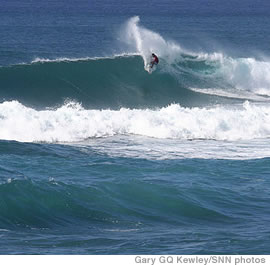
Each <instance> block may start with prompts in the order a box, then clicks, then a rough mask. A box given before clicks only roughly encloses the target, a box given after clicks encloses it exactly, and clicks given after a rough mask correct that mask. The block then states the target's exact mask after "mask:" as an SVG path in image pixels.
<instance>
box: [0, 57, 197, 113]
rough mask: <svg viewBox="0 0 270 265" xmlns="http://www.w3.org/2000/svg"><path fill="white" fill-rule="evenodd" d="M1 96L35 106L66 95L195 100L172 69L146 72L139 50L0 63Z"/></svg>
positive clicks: (118, 100)
mask: <svg viewBox="0 0 270 265" xmlns="http://www.w3.org/2000/svg"><path fill="white" fill-rule="evenodd" d="M0 80H1V81H0V87H1V90H0V98H1V101H6V100H18V101H19V102H21V103H23V104H24V105H27V106H30V107H36V108H44V107H55V106H59V105H62V104H63V103H64V102H65V101H66V100H71V101H77V102H80V103H82V105H83V106H84V107H91V108H119V107H131V108H132V107H156V106H157V107H159V106H164V105H167V104H169V103H172V102H177V103H179V102H180V103H183V105H185V104H188V103H190V102H193V101H194V95H195V94H196V93H195V92H193V91H189V90H187V89H185V87H184V86H183V85H182V86H181V84H180V83H179V80H177V78H175V77H174V76H173V75H171V74H169V73H167V72H165V71H162V70H159V69H158V70H157V71H156V72H154V73H153V74H152V75H149V74H148V73H147V72H146V71H145V70H144V69H143V60H142V58H141V57H140V56H118V57H113V58H100V59H84V60H74V61H72V60H58V61H38V62H33V63H31V64H23V65H15V66H10V67H2V68H0Z"/></svg>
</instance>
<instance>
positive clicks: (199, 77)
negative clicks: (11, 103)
mask: <svg viewBox="0 0 270 265" xmlns="http://www.w3.org/2000/svg"><path fill="white" fill-rule="evenodd" d="M120 36H121V37H120V38H121V40H122V42H125V43H126V44H127V45H128V46H129V49H130V51H132V53H131V54H129V53H124V54H123V55H118V56H112V57H106V58H105V57H104V58H81V59H69V58H59V59H55V60H49V59H38V58H37V59H35V60H34V61H33V62H32V63H30V64H21V65H13V66H9V67H1V68H0V87H1V89H0V100H1V101H2V102H3V101H6V100H17V101H19V102H21V103H22V104H24V105H27V106H30V107H35V108H40V109H41V108H45V107H56V106H59V105H63V103H65V102H66V101H76V102H79V103H81V104H82V106H84V107H87V108H95V109H104V108H111V109H113V108H114V109H115V108H118V109H119V108H121V107H127V108H153V107H164V106H166V105H168V104H171V103H180V104H181V105H182V106H188V107H192V106H202V105H208V104H209V103H212V102H215V103H216V102H217V101H218V103H224V101H225V98H227V101H228V100H229V99H230V101H229V102H231V100H239V99H240V100H242V99H249V100H253V101H269V99H270V79H269V76H270V62H268V61H267V60H264V61H258V60H256V59H254V58H231V57H228V56H226V55H224V54H222V53H213V54H207V53H193V52H190V51H186V50H184V49H182V48H181V46H180V45H179V44H177V43H174V42H172V41H167V40H165V39H164V38H163V37H162V36H160V35H159V34H158V33H156V32H153V31H151V30H149V29H146V28H144V27H142V26H140V25H139V18H138V17H133V18H131V19H130V20H129V21H128V22H127V23H126V25H125V26H124V27H123V29H122V31H121V34H120ZM152 52H155V53H156V54H157V55H158V56H159V58H160V64H159V65H158V67H157V70H156V71H154V72H153V74H152V75H149V74H148V73H147V72H146V71H145V70H144V67H145V66H146V65H147V64H148V63H149V61H150V57H151V53H152ZM228 98H229V99H228Z"/></svg>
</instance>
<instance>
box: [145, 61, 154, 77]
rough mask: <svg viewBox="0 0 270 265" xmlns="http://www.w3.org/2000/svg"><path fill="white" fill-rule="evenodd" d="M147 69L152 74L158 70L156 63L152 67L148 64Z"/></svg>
mask: <svg viewBox="0 0 270 265" xmlns="http://www.w3.org/2000/svg"><path fill="white" fill-rule="evenodd" d="M144 69H145V71H147V72H148V73H149V74H152V73H153V72H154V71H155V70H156V65H154V66H153V67H151V64H150V63H149V64H147V65H146V66H145V67H144Z"/></svg>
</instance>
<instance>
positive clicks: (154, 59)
mask: <svg viewBox="0 0 270 265" xmlns="http://www.w3.org/2000/svg"><path fill="white" fill-rule="evenodd" d="M158 63H159V59H158V57H157V56H156V55H155V54H154V53H152V61H151V63H150V68H153V66H154V65H157V64H158Z"/></svg>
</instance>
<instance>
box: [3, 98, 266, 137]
mask: <svg viewBox="0 0 270 265" xmlns="http://www.w3.org/2000/svg"><path fill="white" fill-rule="evenodd" d="M0 113H1V116H0V127H1V128H2V129H1V131H0V139H2V140H17V141H22V142H36V141H46V142H58V141H60V142H76V141H82V140H85V139H88V138H97V137H109V136H113V135H132V134H134V135H141V136H147V137H154V138H161V139H167V138H173V139H215V140H231V141H234V140H240V139H243V140H248V139H254V138H268V137H269V136H270V125H269V124H270V108H269V107H268V106H257V105H253V104H250V103H248V102H246V103H244V104H243V105H242V106H239V107H234V108H231V109H230V108H226V107H222V106H216V107H212V108H183V107H181V106H180V105H177V104H173V105H170V106H168V107H164V108H161V109H157V110H151V109H141V110H140V109H127V108H121V109H120V110H117V111H116V110H109V109H108V110H87V109H84V108H83V107H81V106H80V105H79V104H76V103H69V104H67V105H64V106H62V107H60V108H58V109H56V110H45V111H36V110H34V109H31V108H27V107H25V106H23V105H22V104H20V103H19V102H17V101H12V102H4V103H2V104H0ZM14 120H15V121H16V123H14ZM25 128H27V130H25Z"/></svg>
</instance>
